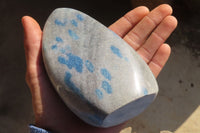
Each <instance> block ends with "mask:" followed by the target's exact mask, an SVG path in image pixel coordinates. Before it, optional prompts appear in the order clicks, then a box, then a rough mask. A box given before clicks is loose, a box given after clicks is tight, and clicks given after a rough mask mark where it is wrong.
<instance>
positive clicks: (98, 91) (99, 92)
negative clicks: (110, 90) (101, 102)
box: [95, 89, 103, 99]
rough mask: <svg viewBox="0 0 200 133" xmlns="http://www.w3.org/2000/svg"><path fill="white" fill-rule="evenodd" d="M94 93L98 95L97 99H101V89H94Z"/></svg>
mask: <svg viewBox="0 0 200 133" xmlns="http://www.w3.org/2000/svg"><path fill="white" fill-rule="evenodd" d="M95 93H96V95H97V97H98V98H99V99H102V98H103V93H102V91H101V90H99V89H96V90H95Z"/></svg>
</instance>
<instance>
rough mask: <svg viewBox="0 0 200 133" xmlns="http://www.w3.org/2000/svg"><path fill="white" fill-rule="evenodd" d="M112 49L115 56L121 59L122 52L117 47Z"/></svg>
mask: <svg viewBox="0 0 200 133" xmlns="http://www.w3.org/2000/svg"><path fill="white" fill-rule="evenodd" d="M110 49H111V51H112V52H113V53H114V54H116V55H117V56H118V57H119V58H122V54H121V52H120V50H119V49H118V48H117V47H115V46H111V47H110Z"/></svg>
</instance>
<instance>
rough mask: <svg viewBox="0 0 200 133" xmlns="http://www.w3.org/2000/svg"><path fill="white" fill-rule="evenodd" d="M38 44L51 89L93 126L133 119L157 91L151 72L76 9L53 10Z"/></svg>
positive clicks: (115, 38) (108, 32)
mask: <svg viewBox="0 0 200 133" xmlns="http://www.w3.org/2000/svg"><path fill="white" fill-rule="evenodd" d="M42 43H43V51H42V52H43V58H44V63H45V67H46V71H47V73H48V75H49V78H50V80H51V82H52V84H53V85H54V87H55V89H56V91H57V92H58V94H59V95H60V96H61V98H62V99H63V101H64V102H65V103H66V105H67V106H68V107H69V108H70V109H71V110H72V111H73V112H74V113H75V114H76V115H77V116H78V117H79V118H81V119H82V120H84V121H85V122H87V123H89V124H91V125H93V126H98V127H111V126H115V125H118V124H120V123H122V122H125V121H127V120H129V119H131V118H133V117H135V116H137V115H138V114H140V113H141V112H143V111H144V110H145V109H146V108H147V107H148V106H149V105H150V104H151V103H152V102H153V100H154V99H155V97H156V95H157V93H158V86H157V82H156V80H155V78H154V76H153V74H152V72H151V71H150V69H149V67H148V66H147V64H146V63H145V62H144V61H143V60H142V58H140V56H139V55H138V54H137V53H136V52H135V51H134V50H133V49H132V47H130V46H129V45H128V44H127V43H126V42H125V41H124V40H123V39H121V38H120V37H119V36H118V35H116V34H115V33H114V32H112V31H111V30H109V29H108V28H106V27H105V26H103V25H102V24H101V23H99V22H97V21H96V20H95V19H93V18H91V17H90V16H88V15H86V14H84V13H82V12H80V11H77V10H74V9H70V8H58V9H56V10H54V11H53V13H52V14H51V15H50V16H49V18H48V20H47V21H46V24H45V27H44V32H43V42H42Z"/></svg>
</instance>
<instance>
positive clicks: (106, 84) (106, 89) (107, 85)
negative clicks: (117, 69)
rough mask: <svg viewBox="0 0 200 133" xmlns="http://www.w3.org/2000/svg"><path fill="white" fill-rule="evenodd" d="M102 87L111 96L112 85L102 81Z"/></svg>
mask: <svg viewBox="0 0 200 133" xmlns="http://www.w3.org/2000/svg"><path fill="white" fill-rule="evenodd" d="M101 87H102V88H103V89H104V90H105V91H106V92H107V93H108V94H111V93H112V87H111V85H110V84H109V83H108V82H107V81H105V80H104V81H102V85H101Z"/></svg>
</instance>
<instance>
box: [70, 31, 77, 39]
mask: <svg viewBox="0 0 200 133" xmlns="http://www.w3.org/2000/svg"><path fill="white" fill-rule="evenodd" d="M68 33H69V35H70V36H71V37H72V39H74V40H78V39H79V37H78V36H77V34H76V33H75V32H74V31H72V30H68Z"/></svg>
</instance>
